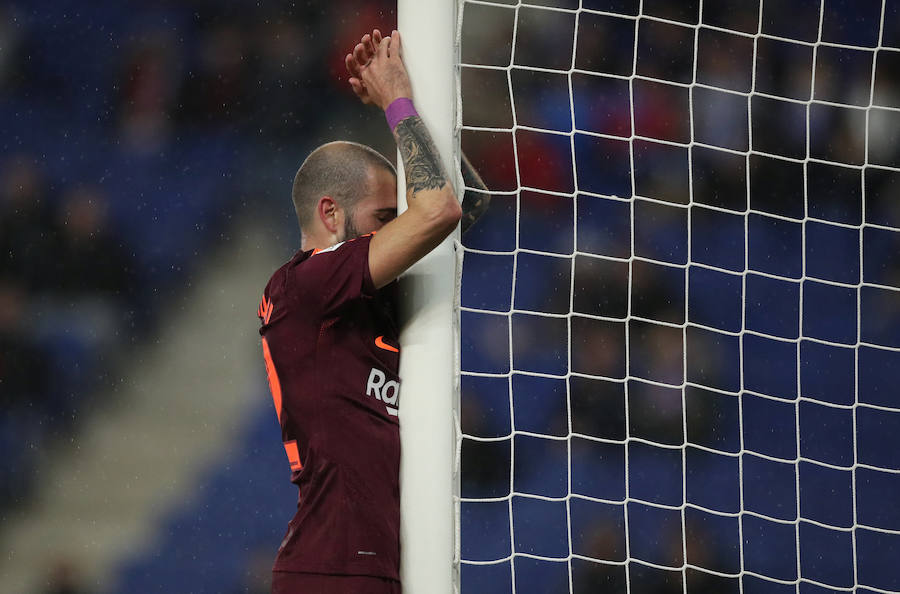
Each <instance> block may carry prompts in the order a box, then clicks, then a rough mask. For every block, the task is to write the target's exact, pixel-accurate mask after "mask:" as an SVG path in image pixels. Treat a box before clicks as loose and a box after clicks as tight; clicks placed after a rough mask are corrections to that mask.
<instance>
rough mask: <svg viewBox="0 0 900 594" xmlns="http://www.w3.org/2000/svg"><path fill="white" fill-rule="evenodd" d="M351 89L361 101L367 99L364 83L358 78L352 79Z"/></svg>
mask: <svg viewBox="0 0 900 594" xmlns="http://www.w3.org/2000/svg"><path fill="white" fill-rule="evenodd" d="M349 81H350V88H351V89H353V92H354V93H356V94H357V95H358V96H359V98H360V99H365V98H366V96H367V95H368V93H367V92H366V87H364V86H363V83H362V81H361V80H359V79H358V78H356V77H355V76H354V77H350V79H349Z"/></svg>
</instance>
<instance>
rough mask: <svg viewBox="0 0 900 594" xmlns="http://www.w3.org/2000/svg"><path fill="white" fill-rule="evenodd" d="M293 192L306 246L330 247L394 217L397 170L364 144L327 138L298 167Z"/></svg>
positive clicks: (306, 247) (381, 224)
mask: <svg viewBox="0 0 900 594" xmlns="http://www.w3.org/2000/svg"><path fill="white" fill-rule="evenodd" d="M292 197H293V199H294V210H295V211H296V212H297V220H298V221H299V223H300V231H301V233H302V234H303V247H304V249H309V248H312V247H328V246H329V245H332V244H334V243H337V242H339V241H344V240H347V239H352V238H354V237H358V236H359V235H363V234H366V233H370V232H372V231H377V230H378V229H380V228H381V227H383V226H384V225H385V224H386V223H388V222H389V221H391V220H392V219H394V218H395V217H396V216H397V173H396V171H394V166H393V165H391V163H390V161H388V160H387V159H385V158H384V157H383V156H382V155H381V154H380V153H378V152H377V151H375V150H373V149H371V148H369V147H367V146H365V145H362V144H358V143H355V142H345V141H338V142H329V143H328V144H324V145H322V146H320V147H319V148H317V149H316V150H314V151H313V152H312V153H310V155H309V156H308V157H307V158H306V160H305V161H304V162H303V165H301V166H300V169H299V170H298V171H297V175H295V176H294V187H293V190H292Z"/></svg>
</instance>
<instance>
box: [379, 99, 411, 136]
mask: <svg viewBox="0 0 900 594" xmlns="http://www.w3.org/2000/svg"><path fill="white" fill-rule="evenodd" d="M417 115H419V112H417V111H416V108H415V106H414V105H413V102H412V99H409V98H407V97H400V98H399V99H394V100H393V101H392V102H391V104H390V105H388V106H387V109H385V110H384V117H386V118H387V123H388V126H389V127H390V128H391V132H393V131H394V128H396V127H397V124H399V123H400V122H402V121H403V120H405V119H406V118H409V117H412V116H417Z"/></svg>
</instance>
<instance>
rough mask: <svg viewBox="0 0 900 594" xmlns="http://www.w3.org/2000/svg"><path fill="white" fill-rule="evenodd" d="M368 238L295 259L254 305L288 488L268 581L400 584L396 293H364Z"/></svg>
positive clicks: (370, 288)
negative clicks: (299, 576)
mask: <svg viewBox="0 0 900 594" xmlns="http://www.w3.org/2000/svg"><path fill="white" fill-rule="evenodd" d="M371 239H372V236H371V235H367V236H363V237H360V238H357V239H354V240H351V241H347V242H344V243H340V244H338V245H336V246H333V247H330V248H328V249H324V250H315V251H309V252H298V253H297V254H296V255H294V257H293V258H292V259H291V260H290V261H289V262H288V263H287V264H285V265H284V266H282V267H281V268H279V269H278V270H277V271H276V272H275V274H273V275H272V278H271V279H270V280H269V283H268V285H266V289H265V292H264V293H263V299H262V303H260V306H259V312H258V313H259V316H260V318H261V320H262V324H263V325H262V328H261V329H260V334H261V335H262V337H263V338H262V344H263V353H264V356H265V361H266V369H267V372H268V376H269V386H270V388H271V391H272V397H273V399H274V401H275V409H276V411H277V412H278V419H279V422H280V423H281V437H282V441H283V442H284V447H285V451H286V452H287V455H288V460H289V462H290V465H291V471H292V474H291V482H293V483H294V484H296V485H297V486H298V487H299V489H300V494H299V498H298V503H297V513H296V514H295V515H294V518H293V519H292V520H291V521H290V523H289V524H288V531H287V535H286V536H285V538H284V541H283V542H282V544H281V548H280V549H279V550H278V555H277V557H276V559H275V567H274V569H275V571H298V572H311V573H328V574H343V575H351V574H352V575H370V576H379V577H386V578H391V579H395V580H399V579H400V576H399V567H400V536H399V534H400V486H399V472H400V427H399V423H398V420H397V407H398V405H399V397H400V379H399V377H398V375H397V369H398V365H399V363H400V352H399V347H398V342H397V332H398V330H397V324H396V322H395V313H394V294H395V290H396V285H395V284H394V283H391V284H390V285H388V286H387V287H384V288H383V289H382V290H380V291H379V290H376V289H375V286H374V284H373V283H372V277H371V276H370V273H369V242H370V241H371Z"/></svg>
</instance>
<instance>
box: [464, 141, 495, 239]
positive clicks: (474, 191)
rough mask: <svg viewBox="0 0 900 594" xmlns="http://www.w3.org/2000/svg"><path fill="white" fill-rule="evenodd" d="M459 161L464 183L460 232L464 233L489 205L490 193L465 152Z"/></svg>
mask: <svg viewBox="0 0 900 594" xmlns="http://www.w3.org/2000/svg"><path fill="white" fill-rule="evenodd" d="M461 161H462V162H461V163H460V165H461V166H462V176H463V183H464V184H465V185H466V190H465V193H464V194H463V201H462V232H463V235H465V233H466V232H467V231H468V230H469V229H470V228H471V227H472V225H474V224H475V222H476V221H477V220H478V219H480V218H481V215H483V214H484V213H485V211H486V210H487V209H488V206H490V204H491V194H490V192H488V189H487V186H486V185H485V183H484V181H482V179H481V176H480V175H478V172H477V171H475V168H474V167H472V163H471V162H469V158H468V157H466V154H465V153H463V154H462V159H461Z"/></svg>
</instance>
